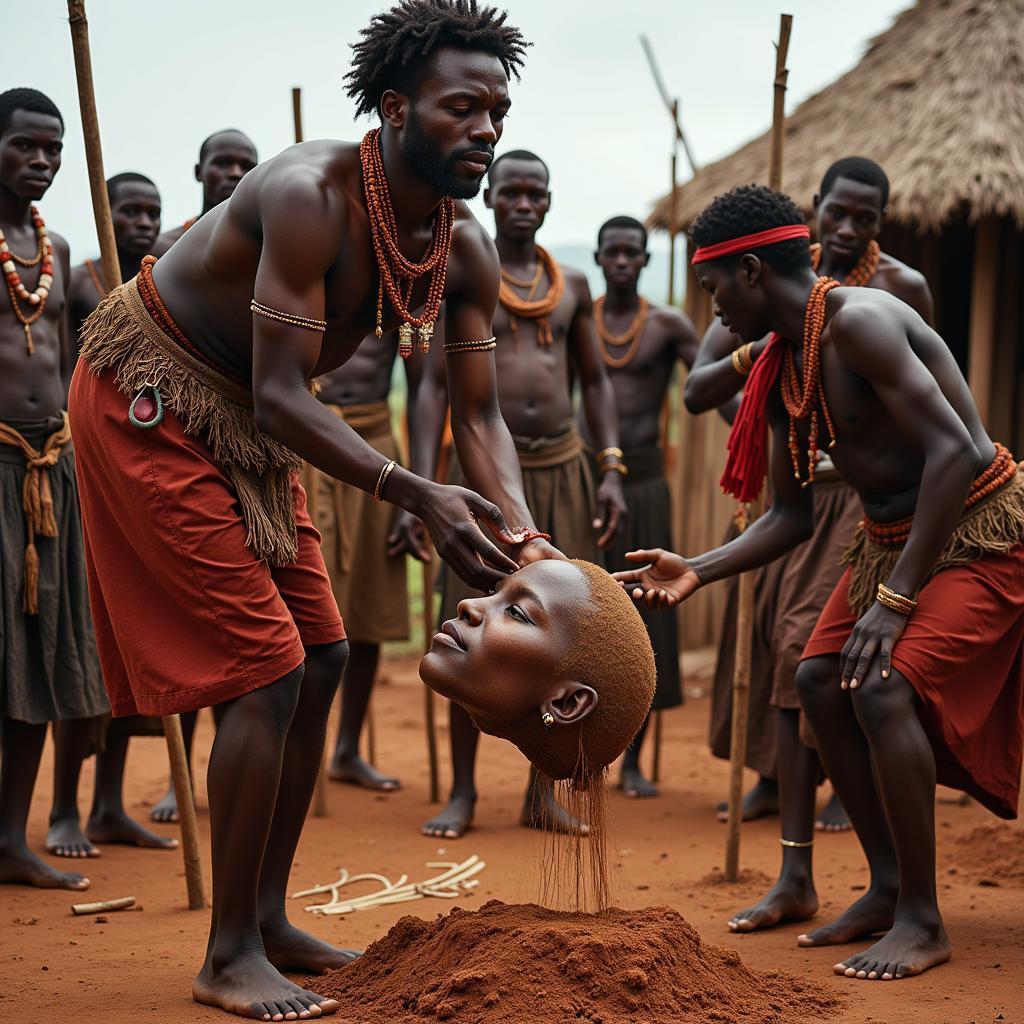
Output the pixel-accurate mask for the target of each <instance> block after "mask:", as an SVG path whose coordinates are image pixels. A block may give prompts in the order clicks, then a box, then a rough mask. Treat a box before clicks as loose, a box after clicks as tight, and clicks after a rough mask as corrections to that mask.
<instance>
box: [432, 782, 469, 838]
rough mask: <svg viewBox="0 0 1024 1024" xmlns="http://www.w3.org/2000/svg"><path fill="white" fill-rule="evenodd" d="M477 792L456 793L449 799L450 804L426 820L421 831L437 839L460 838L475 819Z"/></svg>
mask: <svg viewBox="0 0 1024 1024" xmlns="http://www.w3.org/2000/svg"><path fill="white" fill-rule="evenodd" d="M475 806H476V794H475V793H474V794H473V795H472V796H470V795H469V794H455V793H453V794H452V795H451V798H450V799H449V800H448V806H447V807H446V808H445V809H444V810H443V811H442V812H441V813H440V814H438V815H436V816H435V817H433V818H431V819H430V821H427V822H424V824H423V827H422V828H421V829H420V831H421V832H422V833H423V834H424V835H425V836H434V837H436V838H437V839H459V838H460V837H461V836H463V835H464V834H465V833H466V831H467V830H468V828H469V826H470V825H471V824H472V821H473V808H474V807H475Z"/></svg>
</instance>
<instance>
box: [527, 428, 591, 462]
mask: <svg viewBox="0 0 1024 1024" xmlns="http://www.w3.org/2000/svg"><path fill="white" fill-rule="evenodd" d="M512 441H513V442H514V443H515V446H516V454H517V455H518V456H519V465H520V466H522V468H523V469H553V468H554V467H555V466H563V465H565V463H567V462H571V461H572V460H573V459H575V458H578V457H579V456H580V455H582V454H583V452H584V450H585V449H584V446H583V438H582V437H580V434H579V431H578V430H577V429H576V424H575V423H570V424H568V425H567V426H566V427H565V428H564V429H563V430H561V431H559V432H558V433H557V434H555V435H554V436H552V437H517V436H515V435H513V436H512Z"/></svg>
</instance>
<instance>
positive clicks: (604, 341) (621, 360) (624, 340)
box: [594, 295, 650, 370]
mask: <svg viewBox="0 0 1024 1024" xmlns="http://www.w3.org/2000/svg"><path fill="white" fill-rule="evenodd" d="M604 298H605V297H604V296H603V295H602V296H600V297H599V298H598V299H597V300H596V301H595V302H594V326H595V327H596V328H597V339H598V342H599V343H600V345H601V358H602V359H603V360H604V363H605V365H606V366H609V367H611V368H612V369H613V370H621V369H622V367H624V366H628V365H629V364H630V363H631V362H632V361H633V357H634V356H635V355H636V350H637V349H638V348H639V347H640V339H641V338H642V337H643V333H644V327H645V326H646V324H647V314H648V312H649V311H650V303H649V302H648V301H647V300H646V299H645V298H643V297H642V296H641V298H640V306H639V308H638V309H637V311H636V316H635V317H633V322H632V323H631V324H630V325H629V327H627V328H626V330H625V332H624V333H622V334H612V333H611V332H610V331H609V330H608V327H607V325H606V324H605V322H604ZM609 345H629V348H628V349H627V350H626V352H625V353H624V354H623V355H621V356H616V355H613V354H612V353H611V352H609V351H608V346H609Z"/></svg>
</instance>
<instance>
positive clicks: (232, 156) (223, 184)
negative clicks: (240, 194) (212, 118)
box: [195, 128, 259, 213]
mask: <svg viewBox="0 0 1024 1024" xmlns="http://www.w3.org/2000/svg"><path fill="white" fill-rule="evenodd" d="M258 161H259V158H258V157H257V155H256V144H255V143H254V142H253V141H252V139H250V138H249V136H248V135H246V134H245V132H242V131H239V130H238V129H237V128H222V129H221V130H220V131H217V132H214V133H213V134H212V135H208V136H207V137H206V138H205V139H204V140H203V144H202V145H201V146H200V147H199V160H198V161H197V163H196V166H195V175H196V181H198V182H199V183H200V184H201V185H202V186H203V213H206V212H207V211H208V210H212V209H213V208H214V207H215V206H217V205H218V204H219V203H223V202H224V200H225V199H230V198H231V195H232V193H233V192H234V191H235V189H236V188H237V187H238V183H239V182H240V181H241V180H242V178H244V177H245V175H246V174H248V172H249V171H251V170H252V169H253V168H254V167H255V166H256V164H257V162H258Z"/></svg>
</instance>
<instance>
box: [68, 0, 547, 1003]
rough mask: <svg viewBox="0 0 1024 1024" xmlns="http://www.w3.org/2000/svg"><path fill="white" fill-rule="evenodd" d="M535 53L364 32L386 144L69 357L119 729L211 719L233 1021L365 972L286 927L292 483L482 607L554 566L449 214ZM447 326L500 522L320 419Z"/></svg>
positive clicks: (313, 537) (169, 274) (291, 805)
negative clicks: (321, 488) (322, 478)
mask: <svg viewBox="0 0 1024 1024" xmlns="http://www.w3.org/2000/svg"><path fill="white" fill-rule="evenodd" d="M525 47H526V43H525V41H524V40H523V38H522V36H521V35H520V33H519V31H518V30H517V29H515V28H513V27H512V26H511V25H509V24H507V23H506V21H505V15H504V14H503V13H501V12H499V11H497V10H495V9H494V8H490V7H478V6H476V5H468V4H464V3H461V2H458V3H456V2H455V0H404V2H403V3H402V4H400V5H399V6H397V7H394V8H392V9H390V10H388V11H386V12H384V13H383V14H380V15H376V16H375V17H374V18H372V19H371V21H370V24H369V25H368V26H367V28H366V29H364V30H363V33H362V37H361V39H360V41H359V42H358V43H357V44H356V45H355V47H354V55H353V58H352V63H351V68H350V71H349V72H348V76H347V82H348V90H349V94H350V95H351V96H352V97H353V98H354V99H355V101H356V107H357V112H358V113H359V114H363V113H366V114H370V115H376V116H377V117H379V120H380V124H381V127H380V128H375V129H373V130H372V131H370V132H368V133H367V134H366V136H365V137H364V138H363V140H362V142H361V143H360V144H359V145H353V144H350V143H341V142H335V141H330V140H323V141H317V142H307V143H303V144H301V145H296V146H292V147H290V148H288V149H286V150H285V151H284V152H283V153H281V154H280V155H279V156H277V157H274V158H273V159H272V160H269V161H267V162H266V163H263V164H261V165H259V166H258V167H256V168H254V169H253V170H252V171H251V172H249V174H247V175H246V176H245V178H244V179H243V180H242V181H241V182H240V184H239V186H238V188H237V189H236V191H235V193H234V194H233V195H232V197H231V199H230V200H228V201H227V202H226V203H222V204H221V205H220V206H218V207H217V208H215V209H213V210H211V211H210V212H209V213H207V214H206V215H205V216H204V217H202V218H201V219H200V220H199V221H198V222H197V223H196V224H195V225H194V226H193V227H192V228H190V229H189V230H188V232H186V234H185V235H184V236H183V237H182V238H180V239H179V240H178V242H177V243H175V245H174V246H173V247H172V248H171V250H170V251H169V252H168V253H167V254H166V255H165V256H163V257H161V258H160V260H159V261H157V262H155V264H154V263H152V262H151V261H149V260H145V261H143V269H142V271H141V272H140V274H139V276H138V278H137V279H136V280H135V281H132V282H130V283H129V284H127V285H125V286H123V287H122V288H121V289H118V290H117V291H116V292H113V293H112V294H111V295H110V296H109V297H108V298H107V299H105V300H104V302H103V303H101V304H100V306H99V308H98V309H97V310H96V312H95V313H94V314H93V315H92V316H91V317H90V318H89V320H88V322H87V323H86V326H85V330H84V332H83V344H82V351H81V354H80V357H79V364H78V367H77V369H76V371H75V376H74V380H73V382H72V391H71V417H72V423H73V426H74V431H75V443H76V446H77V447H78V450H79V452H80V465H79V467H78V473H79V483H80V493H81V500H82V510H83V516H84V522H85V530H86V538H87V553H88V564H89V571H90V589H89V592H90V597H91V602H92V608H93V619H94V622H95V626H96V636H97V641H98V644H99V651H100V657H101V660H102V663H103V667H104V680H105V682H106V685H107V689H108V692H109V693H110V695H111V702H110V703H111V708H112V710H113V713H114V714H115V715H124V714H135V713H143V714H154V713H169V712H182V711H192V710H196V709H197V708H201V707H208V706H211V705H213V704H223V705H224V709H223V713H222V717H221V722H220V726H219V728H218V730H217V736H216V739H215V741H214V746H213V751H212V754H211V756H210V764H209V769H208V772H207V789H208V793H209V804H210V828H211V848H212V869H213V915H212V924H211V932H210V940H209V945H208V948H207V953H206V960H205V963H204V964H203V967H202V969H201V970H200V972H199V976H198V977H197V979H196V981H195V983H194V987H193V996H194V998H195V999H196V1000H198V1001H199V1002H202V1003H208V1004H210V1005H213V1006H218V1007H221V1008H222V1009H224V1010H228V1011H230V1012H233V1013H237V1014H240V1015H242V1016H250V1017H254V1018H256V1019H262V1020H275V1021H278V1020H283V1019H285V1018H288V1019H294V1017H298V1018H302V1019H306V1018H308V1017H310V1016H315V1015H317V1014H319V1013H322V1012H332V1011H334V1010H335V1009H336V1008H337V1003H336V1002H335V1001H333V1000H330V999H326V998H324V997H322V996H320V995H319V994H317V993H315V992H311V991H310V990H308V989H305V988H302V987H300V986H299V985H295V984H293V983H292V982H290V981H288V980H286V979H285V978H284V977H283V976H282V974H281V973H280V972H281V971H282V970H292V971H295V972H297V973H300V974H306V975H308V974H310V973H315V972H319V971H323V970H325V969H328V968H332V967H337V966H339V965H342V964H344V963H346V962H348V961H349V960H350V959H351V958H352V957H353V956H354V955H355V954H353V953H352V952H351V951H345V950H339V949H335V948H334V947H333V946H331V945H328V944H327V943H325V942H322V941H320V940H319V939H316V938H314V937H312V936H310V935H307V934H305V933H303V932H301V931H300V930H298V929H296V928H294V927H293V926H292V925H291V924H290V923H289V921H288V918H287V915H286V912H285V894H286V890H287V882H288V875H289V871H290V869H291V864H292V859H293V857H294V854H295V849H296V846H297V844H298V841H299V836H300V834H301V832H302V827H303V823H304V820H305V816H306V811H307V809H308V805H309V799H310V796H311V794H312V791H313V787H314V785H315V782H316V778H317V775H318V772H319V766H320V760H321V756H322V752H323V743H324V738H325V733H326V727H327V714H328V710H329V708H330V706H331V703H332V701H333V699H334V695H335V692H336V690H337V686H338V681H339V679H340V676H341V673H342V670H343V668H344V663H345V659H346V657H347V644H346V642H345V630H344V627H343V624H342V621H341V617H340V615H339V614H338V608H337V603H336V602H335V599H334V595H333V593H332V592H331V587H330V580H329V578H328V575H327V570H326V567H325V565H324V559H323V555H322V554H321V551H320V544H319V536H318V534H317V532H316V530H315V529H314V528H313V525H312V523H311V522H310V520H309V515H308V513H307V511H306V500H305V495H304V493H303V491H302V489H301V487H300V486H299V484H298V475H297V474H298V469H299V468H300V467H301V464H302V461H305V462H308V463H311V464H312V465H313V466H315V467H317V468H318V469H320V470H321V471H323V472H325V473H327V474H329V475H330V476H332V477H336V478H339V479H342V480H345V481H346V482H348V483H351V484H354V485H356V486H358V487H360V488H362V489H363V490H365V491H370V492H371V493H373V494H374V495H375V496H376V497H378V498H380V499H381V500H386V501H389V502H392V503H393V504H397V505H399V506H400V507H402V508H403V509H405V510H406V511H408V512H409V513H410V514H412V515H415V516H416V517H417V518H419V519H420V520H421V521H422V522H423V523H424V524H425V525H426V528H427V530H428V532H429V533H430V535H431V537H432V538H433V540H434V543H435V546H436V547H437V549H438V551H439V552H440V554H441V556H442V557H443V558H444V559H445V560H446V561H447V562H448V563H449V564H451V565H453V566H454V567H455V568H456V569H457V571H458V572H459V573H461V574H462V575H464V576H465V577H466V578H467V580H469V581H470V582H472V583H473V584H474V585H475V586H477V587H479V588H481V589H483V590H488V589H490V588H492V587H494V586H495V585H496V584H497V583H499V582H500V581H501V580H503V579H504V578H505V576H506V575H507V574H508V573H510V572H513V571H515V569H517V568H518V567H519V566H520V565H521V564H524V563H526V562H531V561H534V560H538V559H542V558H550V557H555V558H560V557H563V556H561V554H560V553H559V552H558V551H556V550H555V549H554V548H553V547H552V546H551V545H550V544H548V543H547V542H546V541H545V540H544V539H543V538H542V537H541V536H540V535H539V534H538V533H537V531H536V528H535V526H534V523H533V518H532V516H531V514H530V511H529V508H528V507H527V504H526V501H525V498H524V497H523V488H522V478H521V475H520V471H519V464H518V460H517V459H516V455H515V448H514V445H513V443H512V438H511V437H510V435H509V432H508V428H507V427H506V426H505V424H504V422H503V421H502V418H501V412H500V409H499V407H498V401H497V392H496V387H495V371H494V358H493V354H492V353H491V351H489V350H487V349H486V346H485V345H484V342H485V340H486V339H489V338H490V337H491V336H492V334H493V328H492V323H491V321H492V317H493V314H494V306H495V303H496V301H497V295H498V284H499V269H500V268H499V263H498V257H497V253H496V252H495V249H494V243H493V242H492V241H491V240H490V238H489V237H488V236H487V233H486V232H485V231H484V229H483V227H482V226H481V225H480V224H479V223H478V222H477V221H476V219H475V218H474V217H473V216H472V214H471V213H470V211H469V209H468V207H467V206H466V205H465V203H464V202H463V201H462V200H464V199H467V198H470V197H472V196H473V195H475V194H476V193H477V192H478V191H479V188H480V184H481V182H482V179H483V176H484V175H485V173H486V171H487V168H488V165H489V164H490V162H491V159H492V156H493V152H494V147H495V145H496V143H497V141H498V139H499V138H500V137H501V132H502V127H503V121H504V117H505V114H506V112H507V111H508V108H509V106H510V99H509V82H508V78H509V75H510V74H511V73H513V72H515V71H517V69H518V68H519V66H520V65H521V64H522V61H523V58H524V56H525ZM445 269H447V273H446V274H444V275H443V276H442V274H443V272H444V270H445ZM442 281H443V282H444V283H443V288H442V287H441V283H442ZM441 300H443V301H444V302H445V318H446V327H447V329H446V337H445V341H444V345H445V347H446V349H447V351H448V356H449V358H448V360H447V374H448V382H449V389H450V394H451V398H452V410H453V414H452V432H453V435H454V438H455V444H456V447H457V448H458V450H459V455H460V460H461V463H462V466H463V468H464V470H465V472H466V477H467V480H468V481H469V482H470V484H472V485H474V486H476V487H478V488H479V490H481V491H483V492H484V493H485V494H486V495H488V496H489V498H490V499H493V500H488V497H482V496H481V495H480V494H478V493H476V492H474V491H471V490H468V489H466V488H460V487H448V486H444V485H442V484H437V483H434V482H433V481H429V480H425V479H423V478H421V477H418V476H416V475H414V474H413V473H411V472H409V471H408V470H405V469H403V468H402V467H400V466H397V465H396V463H395V461H394V460H391V459H387V458H385V457H384V456H382V455H381V454H379V453H378V452H375V451H374V450H373V449H372V448H371V447H370V446H369V445H367V444H366V442H365V441H363V439H362V438H360V437H359V435H358V434H357V433H356V432H355V431H354V430H353V429H352V428H351V427H349V426H348V425H347V424H346V423H345V422H344V421H343V420H342V419H339V418H338V417H337V416H335V415H334V413H332V412H331V411H330V410H329V409H327V408H326V406H324V405H323V404H322V403H321V402H318V401H317V400H316V398H315V397H314V396H313V394H312V393H311V384H310V382H311V380H312V379H313V378H315V377H318V376H320V375H322V374H324V373H327V372H329V371H331V370H333V369H336V368H337V367H338V366H340V365H342V364H343V363H344V362H345V361H346V360H347V359H348V358H349V357H350V356H351V355H352V354H353V353H354V352H355V350H356V349H357V348H358V347H359V345H360V344H361V343H362V342H363V340H364V339H365V338H366V337H367V335H369V334H374V333H375V332H376V329H377V328H379V329H380V330H381V332H382V333H383V332H384V331H388V330H394V329H396V328H398V329H399V333H400V337H401V338H403V339H404V337H405V336H406V335H408V336H409V338H410V340H411V339H412V337H413V336H414V335H415V339H416V341H417V343H418V344H424V343H426V341H428V340H429V336H430V323H431V322H432V321H434V320H435V319H436V317H437V314H438V305H439V302H440V301H441ZM417 310H419V311H421V312H422V316H421V315H418V314H417V312H416V311H417ZM435 344H436V345H438V346H440V344H441V341H440V340H439V339H435ZM503 513H504V515H503ZM506 519H507V521H508V522H510V523H512V524H514V525H515V527H516V532H513V531H511V530H510V529H509V528H508V526H507V525H506ZM520 528H521V529H520Z"/></svg>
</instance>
